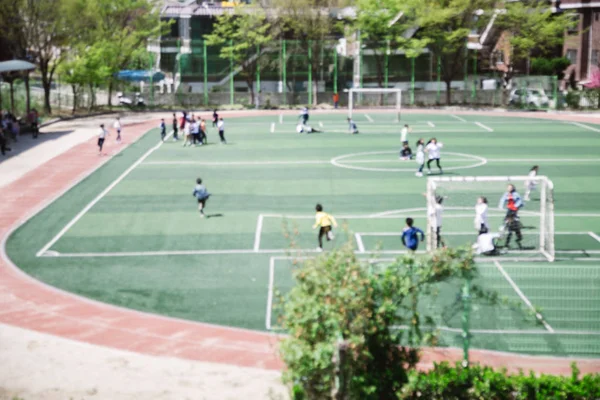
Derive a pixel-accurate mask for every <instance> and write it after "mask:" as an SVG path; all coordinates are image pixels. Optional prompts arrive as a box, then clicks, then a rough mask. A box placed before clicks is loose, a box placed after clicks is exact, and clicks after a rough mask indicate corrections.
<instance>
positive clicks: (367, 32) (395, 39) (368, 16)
mask: <svg viewBox="0 0 600 400" xmlns="http://www.w3.org/2000/svg"><path fill="white" fill-rule="evenodd" d="M418 6H419V3H418V2H414V1H410V2H409V1H406V2H398V1H396V0H381V1H379V0H358V1H357V4H356V8H357V9H356V19H355V20H354V21H353V23H352V28H353V29H354V30H355V31H357V32H359V33H360V40H361V44H362V43H364V44H365V45H366V47H367V48H368V49H369V50H371V51H372V52H373V60H374V61H375V68H376V72H377V84H378V86H379V87H384V76H385V69H386V68H388V65H386V60H387V57H386V55H389V54H390V53H391V52H392V51H393V50H400V51H402V52H404V53H405V54H406V56H407V57H408V58H411V57H413V58H414V57H417V56H418V55H419V54H421V52H422V51H423V49H424V48H425V46H426V45H427V43H428V39H417V38H415V37H414V36H412V35H411V36H405V35H404V34H405V32H407V31H409V30H410V29H411V28H414V27H415V26H416V25H417V20H416V12H415V9H416V8H417V7H418Z"/></svg>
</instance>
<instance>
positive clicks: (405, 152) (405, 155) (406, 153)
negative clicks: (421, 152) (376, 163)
mask: <svg viewBox="0 0 600 400" xmlns="http://www.w3.org/2000/svg"><path fill="white" fill-rule="evenodd" d="M412 157H413V155H412V150H411V149H410V147H408V143H404V145H402V150H400V158H401V159H403V160H411V159H412Z"/></svg>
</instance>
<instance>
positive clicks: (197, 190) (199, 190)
mask: <svg viewBox="0 0 600 400" xmlns="http://www.w3.org/2000/svg"><path fill="white" fill-rule="evenodd" d="M193 195H194V197H195V198H196V200H198V211H200V216H201V217H202V218H204V207H205V206H206V202H207V201H208V198H209V197H210V193H208V191H207V190H206V186H204V185H203V184H202V179H200V178H198V179H196V187H194V193H193Z"/></svg>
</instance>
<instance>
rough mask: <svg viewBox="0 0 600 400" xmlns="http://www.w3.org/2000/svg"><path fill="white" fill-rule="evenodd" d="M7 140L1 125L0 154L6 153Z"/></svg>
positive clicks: (7, 149) (8, 149) (8, 148)
mask: <svg viewBox="0 0 600 400" xmlns="http://www.w3.org/2000/svg"><path fill="white" fill-rule="evenodd" d="M7 142H8V140H7V138H6V134H5V133H4V130H3V129H2V127H0V152H1V153H2V155H3V156H4V155H6V152H7V151H10V150H11V149H10V147H8V146H7V145H6V144H7Z"/></svg>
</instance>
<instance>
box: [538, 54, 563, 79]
mask: <svg viewBox="0 0 600 400" xmlns="http://www.w3.org/2000/svg"><path fill="white" fill-rule="evenodd" d="M569 65H571V62H570V61H569V59H568V58H566V57H555V58H532V59H531V74H532V75H549V76H557V77H558V79H559V80H560V79H562V78H563V72H564V71H565V70H566V69H567V68H568V67H569Z"/></svg>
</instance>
